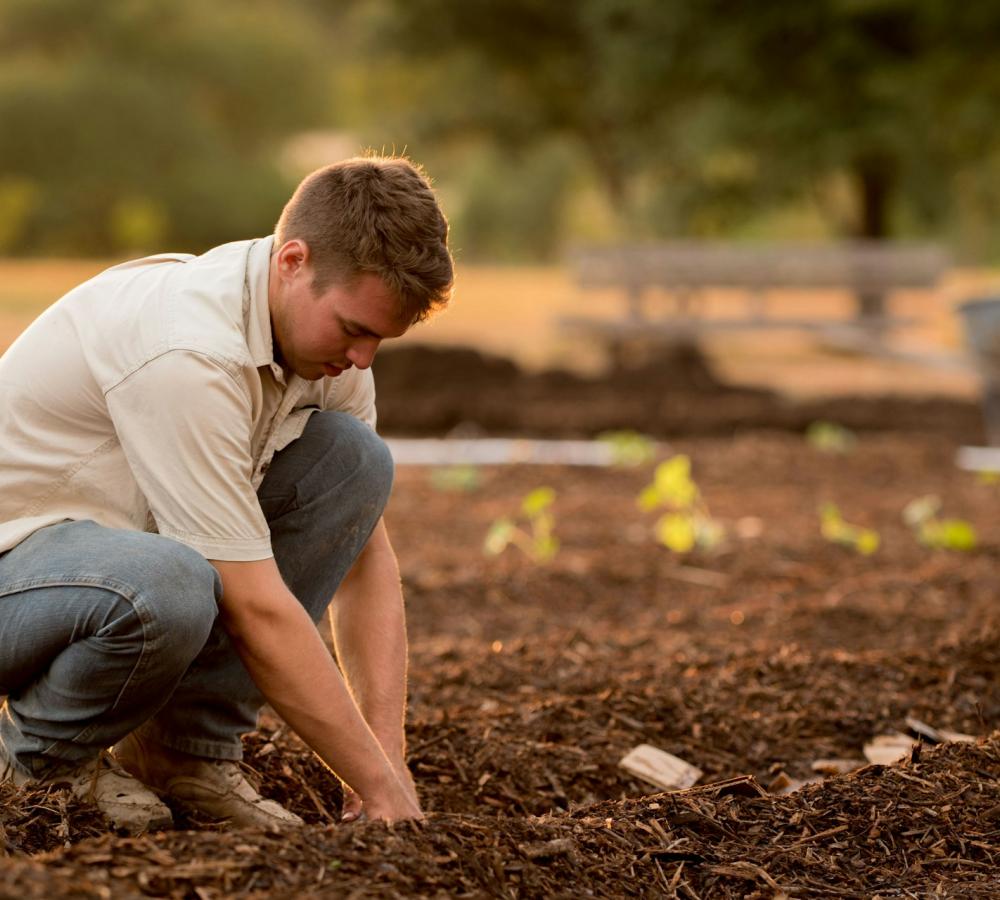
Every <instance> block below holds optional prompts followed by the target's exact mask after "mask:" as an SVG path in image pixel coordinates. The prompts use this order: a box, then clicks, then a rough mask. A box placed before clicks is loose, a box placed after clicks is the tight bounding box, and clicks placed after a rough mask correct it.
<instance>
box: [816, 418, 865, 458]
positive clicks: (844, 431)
mask: <svg viewBox="0 0 1000 900" xmlns="http://www.w3.org/2000/svg"><path fill="white" fill-rule="evenodd" d="M806 440H807V441H808V442H809V444H810V446H812V447H815V448H816V449H817V450H819V451H821V452H823V453H844V454H846V453H850V452H851V451H852V450H853V449H854V448H855V447H856V446H857V443H858V439H857V436H856V435H855V434H854V432H853V431H851V430H850V429H848V428H844V426H843V425H838V424H836V423H835V422H822V421H821V422H813V423H812V424H811V425H810V426H809V427H808V428H807V429H806Z"/></svg>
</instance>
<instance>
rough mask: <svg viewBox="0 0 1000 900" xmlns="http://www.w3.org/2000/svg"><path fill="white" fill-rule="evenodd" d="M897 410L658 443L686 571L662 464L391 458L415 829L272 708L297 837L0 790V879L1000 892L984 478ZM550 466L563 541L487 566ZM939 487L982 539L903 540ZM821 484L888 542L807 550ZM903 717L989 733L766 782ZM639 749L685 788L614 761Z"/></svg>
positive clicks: (995, 681)
mask: <svg viewBox="0 0 1000 900" xmlns="http://www.w3.org/2000/svg"><path fill="white" fill-rule="evenodd" d="M414 377H416V376H414ZM513 377H515V378H516V377H519V376H516V374H515V376H513ZM699 377H700V376H699ZM465 387H466V388H468V385H466V386H465ZM456 390H457V388H456ZM383 396H384V394H383ZM891 424H892V423H891V422H890V421H889V420H886V421H884V422H883V423H882V425H883V430H882V431H881V432H871V433H867V434H862V435H861V437H860V440H859V443H858V445H857V448H856V449H855V450H854V451H853V452H852V453H850V454H848V455H830V454H825V453H822V452H820V451H819V450H817V449H814V448H813V447H811V446H810V445H809V444H807V442H806V441H805V440H804V439H803V438H802V437H801V436H799V435H797V434H793V433H789V432H787V431H773V430H747V429H741V430H739V433H738V434H737V435H736V436H734V437H731V438H729V437H719V436H706V435H701V436H697V435H696V436H690V435H689V436H686V437H684V438H678V439H676V440H675V441H672V443H671V448H670V452H685V453H687V454H689V455H690V456H691V458H692V460H693V465H694V475H695V478H696V479H697V481H698V483H699V485H700V486H701V489H702V491H703V494H704V496H705V499H706V500H707V502H708V504H709V507H710V509H711V512H712V514H713V515H714V516H715V517H716V518H717V519H719V520H720V521H721V522H722V523H723V524H724V525H725V526H726V527H727V530H728V534H729V537H728V539H727V541H726V542H725V543H724V544H723V546H721V547H720V548H719V549H717V550H716V551H714V552H712V553H705V552H697V553H694V554H691V555H689V556H686V557H679V556H676V555H674V554H671V553H670V552H669V551H667V550H666V549H664V548H663V547H660V546H659V545H657V544H656V542H655V540H654V538H653V534H652V524H653V521H654V520H655V515H651V514H644V513H641V512H639V511H638V509H637V507H636V505H635V497H636V495H637V494H638V492H639V490H640V489H641V488H642V487H643V486H644V485H645V484H647V483H648V482H649V481H650V479H651V476H652V468H653V467H652V464H649V465H646V466H643V467H641V468H638V469H608V470H584V469H570V468H531V467H511V468H501V467H495V468H486V469H482V470H480V471H479V472H478V473H477V474H478V484H477V485H474V486H473V489H472V490H465V491H460V492H448V491H443V490H441V489H439V488H436V487H435V486H434V484H435V482H434V481H433V479H432V477H431V475H432V473H430V472H428V471H427V470H423V469H416V468H405V469H401V470H400V471H399V472H398V474H397V484H396V489H395V492H394V496H393V500H392V502H391V505H390V510H389V513H388V520H389V526H390V531H391V533H392V535H393V540H394V543H395V545H396V549H397V552H398V553H399V556H400V560H401V565H402V571H403V579H404V585H405V588H406V595H407V601H408V607H409V617H410V631H411V706H410V714H409V719H410V726H409V741H410V748H409V750H410V753H409V755H410V764H411V767H412V769H413V771H414V774H415V777H416V780H417V784H418V788H419V790H420V792H421V795H422V798H423V801H424V804H425V808H426V809H427V811H428V819H427V821H426V822H425V823H423V824H421V825H410V824H405V825H398V826H395V827H392V828H387V827H385V826H382V825H379V824H371V823H366V824H359V825H352V826H340V825H338V824H336V822H337V818H338V809H339V801H340V788H339V785H338V783H337V781H336V779H335V778H334V777H333V776H332V775H331V774H330V773H329V772H328V771H327V770H326V769H325V768H324V767H323V766H322V765H321V764H320V763H319V762H318V761H317V760H316V759H315V757H314V756H312V754H311V753H310V752H309V751H307V750H306V749H305V748H304V747H303V746H302V745H301V744H300V743H299V742H298V740H297V739H296V738H295V737H294V736H293V735H291V734H290V733H289V732H288V731H287V729H285V728H284V727H283V726H281V724H280V723H279V722H278V721H277V720H276V719H274V718H273V717H272V716H266V717H265V719H264V721H263V723H262V728H261V731H260V732H258V733H256V734H254V735H250V736H249V737H248V738H247V760H246V762H247V765H248V766H249V768H250V769H251V770H252V773H253V774H254V775H255V777H258V778H259V779H260V781H261V785H262V790H263V791H264V792H265V793H267V794H268V795H269V796H272V797H275V798H276V799H278V800H280V801H282V802H284V803H286V804H287V805H288V806H290V807H291V808H293V809H294V810H295V811H297V812H298V813H299V814H300V815H302V816H303V818H305V819H306V821H307V823H308V825H307V827H306V828H304V829H302V830H300V831H298V832H294V833H291V834H284V835H280V836H278V835H272V834H265V833H261V832H254V831H227V830H225V829H224V828H221V827H218V826H210V825H207V824H206V823H199V822H194V821H190V820H186V819H184V818H183V817H180V816H179V817H178V824H179V826H180V827H179V828H178V830H175V831H171V832H165V833H162V834H157V835H151V836H146V837H140V838H125V837H121V836H117V835H114V834H110V833H108V831H107V830H106V828H105V826H104V824H103V823H102V822H101V820H100V819H99V817H97V816H96V815H94V814H93V813H92V812H91V811H88V810H87V809H86V808H85V807H82V806H81V805H80V804H78V803H76V802H73V801H70V800H68V799H67V798H66V796H65V795H64V794H62V793H61V792H58V791H49V792H38V791H35V792H32V791H14V790H12V789H9V788H7V789H2V788H0V804H2V806H0V848H2V849H0V852H2V853H4V854H6V856H7V858H6V859H0V897H16V898H48V897H55V896H67V897H86V898H91V897H94V898H97V897H100V898H107V897H114V898H117V897H141V896H158V897H177V898H202V900H205V898H214V897H223V896H236V895H239V896H247V897H261V898H263V897H268V898H270V897H316V896H338V897H339V896H358V897H360V896H378V897H393V896H398V897H418V896H419V897H466V896H469V897H472V896H474V897H486V896H489V897H548V896H559V897H581V896H593V897H619V896H632V895H638V896H650V897H652V896H656V897H682V898H720V897H721V898H742V897H758V898H765V897H766V898H776V897H799V898H814V897H849V898H872V897H881V898H897V897H900V898H901V897H921V898H923V897H930V896H945V897H978V898H991V897H996V896H1000V874H998V873H1000V869H998V865H1000V731H998V729H1000V677H998V676H1000V605H998V599H1000V596H998V595H1000V577H998V576H1000V515H998V513H997V508H998V501H1000V485H997V484H987V483H984V482H983V481H981V480H980V479H977V478H976V477H974V476H972V475H969V474H967V473H962V472H960V471H959V470H957V469H956V468H955V467H954V464H953V454H954V450H955V447H956V444H957V442H958V441H959V440H962V439H964V437H963V436H962V435H960V434H955V433H945V432H944V431H940V432H939V433H937V434H934V433H927V430H926V429H925V431H924V432H921V431H918V430H916V429H912V430H910V429H909V426H905V427H903V428H902V429H900V430H896V431H893V430H889V429H888V427H889V426H890V425H891ZM631 427H636V422H632V423H631ZM438 483H439V482H438ZM543 484H547V485H549V486H551V487H552V488H554V489H555V491H556V494H557V497H556V501H555V504H554V513H555V517H556V532H557V534H558V536H559V539H560V541H561V549H560V552H559V553H558V554H557V555H556V557H555V558H554V559H553V560H552V561H551V562H549V563H548V564H545V565H539V564H535V563H533V562H532V561H530V560H529V559H527V558H526V557H525V556H524V555H523V554H521V553H520V552H519V551H518V550H516V549H514V548H510V549H508V550H507V551H505V552H504V554H502V555H501V556H499V557H496V558H487V557H485V556H483V554H482V551H481V545H482V540H483V536H484V534H485V532H486V530H487V528H488V527H489V524H490V523H491V522H492V521H493V520H494V519H496V518H497V517H499V516H503V515H513V514H515V513H516V511H517V508H518V505H519V503H520V500H521V498H522V497H523V496H524V495H525V494H526V493H527V492H528V491H529V490H531V489H532V488H534V487H537V486H539V485H543ZM929 493H934V494H937V495H939V496H940V497H941V498H942V499H943V502H944V514H945V515H947V516H948V517H956V518H962V519H966V520H968V521H970V522H972V523H973V524H974V525H975V526H976V528H977V530H978V535H979V543H978V546H977V548H976V549H974V550H972V551H971V552H966V553H961V552H957V551H947V550H931V549H928V548H926V547H923V546H921V545H920V544H919V543H918V542H917V541H916V540H915V539H914V537H913V535H912V534H911V533H910V531H909V529H908V528H907V526H906V525H904V524H903V522H902V520H901V516H900V513H901V510H902V508H903V507H904V506H905V504H906V503H907V502H908V501H909V500H911V499H913V498H914V497H917V496H921V495H924V494H929ZM826 500H829V501H833V502H835V503H836V504H837V505H838V506H839V508H840V510H841V512H842V514H843V516H844V518H845V519H847V520H848V521H850V522H852V523H856V524H860V525H865V526H868V527H872V528H875V529H877V530H878V531H879V533H880V535H881V546H880V548H879V550H878V551H877V552H876V553H875V554H874V555H872V556H861V555H859V554H857V553H855V552H854V551H853V550H851V549H850V548H847V547H843V546H837V545H834V544H831V543H828V542H827V541H826V540H824V539H823V537H822V536H821V534H820V532H819V527H818V516H817V512H816V511H817V507H818V505H819V504H820V503H821V502H823V501H826ZM908 717H915V718H917V719H920V720H922V721H923V722H926V723H928V724H930V725H932V726H934V727H936V728H944V729H951V730H954V731H960V732H965V733H967V734H970V735H973V736H977V737H978V738H979V740H978V741H977V742H976V743H972V744H960V743H945V744H942V745H940V746H931V745H929V744H926V745H918V747H917V749H916V750H915V751H913V752H911V754H910V756H909V757H907V758H906V759H904V760H903V761H902V762H900V763H898V764H895V765H892V766H881V765H870V766H864V767H863V768H860V769H859V770H858V771H855V772H852V773H850V774H846V775H832V776H829V777H826V778H825V779H823V780H813V781H811V782H810V783H808V784H806V785H805V786H803V787H801V788H800V789H798V790H795V791H793V792H791V793H781V792H780V790H781V787H780V786H781V784H782V783H785V782H788V781H789V780H791V781H792V785H791V786H792V787H794V786H795V783H796V782H804V781H807V780H811V779H818V778H819V776H817V774H816V773H815V772H814V771H813V765H812V764H813V763H814V762H815V761H816V760H818V759H821V758H848V759H860V758H861V756H862V748H863V745H864V744H865V742H867V741H869V740H870V739H871V738H872V737H873V736H875V735H877V734H880V733H885V732H888V731H896V730H902V731H905V730H906V729H907V721H906V720H907V718H908ZM639 743H649V744H653V745H655V746H657V747H659V748H661V749H663V750H666V751H668V752H670V753H673V754H675V755H677V756H679V757H681V758H682V759H684V760H687V761H688V762H690V763H692V764H694V765H697V766H698V767H699V768H701V769H702V770H703V771H704V773H705V774H704V776H703V778H702V780H701V782H700V783H699V785H698V786H697V787H695V788H692V789H691V790H688V791H684V792H676V793H663V792H660V791H659V789H657V788H655V787H653V786H651V785H648V784H645V783H643V782H641V781H639V780H636V779H635V778H633V777H631V776H630V775H628V774H627V773H626V772H625V771H624V770H622V769H621V768H620V767H619V766H618V762H619V760H620V759H621V757H622V756H623V755H624V754H625V753H626V752H628V751H629V750H630V749H631V748H633V747H634V746H635V745H637V744H639ZM858 764H859V765H862V763H861V762H859V763H858ZM731 779H736V781H735V782H733V781H730V780H731ZM720 782H721V784H720ZM769 788H771V790H769ZM785 790H787V789H785Z"/></svg>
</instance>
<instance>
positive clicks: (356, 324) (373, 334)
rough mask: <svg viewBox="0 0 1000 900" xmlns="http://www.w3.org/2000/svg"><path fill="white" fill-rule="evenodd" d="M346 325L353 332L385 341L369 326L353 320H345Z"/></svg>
mask: <svg viewBox="0 0 1000 900" xmlns="http://www.w3.org/2000/svg"><path fill="white" fill-rule="evenodd" d="M343 322H344V325H345V326H347V327H348V328H350V329H352V330H353V331H360V332H361V333H362V334H365V335H368V337H373V338H378V339H379V340H380V341H381V340H385V339H384V338H383V337H382V335H380V334H379V333H378V332H377V331H372V330H371V329H370V328H369V327H368V326H367V325H362V324H361V323H360V322H355V321H354V320H353V319H344V320H343Z"/></svg>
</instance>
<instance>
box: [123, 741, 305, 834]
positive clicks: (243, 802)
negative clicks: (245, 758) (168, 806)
mask: <svg viewBox="0 0 1000 900" xmlns="http://www.w3.org/2000/svg"><path fill="white" fill-rule="evenodd" d="M114 753H115V757H116V758H117V759H118V762H119V763H120V764H121V765H122V766H123V767H124V768H125V769H126V770H127V771H128V772H131V773H132V774H133V775H135V776H136V778H138V779H140V780H141V781H143V782H144V783H145V784H147V785H149V786H150V787H152V788H154V789H155V790H157V791H158V792H160V793H161V794H164V795H166V796H168V797H171V798H172V799H174V800H177V801H178V802H180V803H181V804H183V805H184V806H187V807H189V808H191V809H193V810H195V811H196V812H201V813H204V814H205V815H208V816H211V817H212V818H213V819H225V820H227V821H229V822H230V823H232V824H233V825H237V826H240V827H242V828H290V827H297V826H299V825H302V824H304V823H303V821H302V819H300V818H299V817H298V816H297V815H295V813H293V812H289V811H288V810H287V809H285V808H284V807H283V806H282V805H281V804H280V803H276V802H275V801H274V800H265V799H264V798H263V797H261V795H260V794H259V793H257V791H256V789H255V788H254V787H253V785H252V784H250V782H249V781H247V779H246V776H245V775H244V774H243V772H242V770H241V769H240V764H239V763H238V762H235V761H234V760H228V759H206V758H204V757H201V756H192V755H190V754H188V753H181V752H180V751H177V750H173V749H172V748H170V747H164V746H163V745H161V744H158V743H155V742H153V741H150V740H148V739H146V738H143V737H140V736H139V735H137V734H130V735H129V736H128V737H127V738H125V740H123V741H121V742H120V743H119V744H117V746H116V747H115V749H114Z"/></svg>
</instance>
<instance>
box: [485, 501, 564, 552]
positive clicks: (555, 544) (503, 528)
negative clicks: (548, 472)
mask: <svg viewBox="0 0 1000 900" xmlns="http://www.w3.org/2000/svg"><path fill="white" fill-rule="evenodd" d="M555 499H556V492H555V491H554V490H552V488H550V487H540V488H535V490H533V491H532V492H531V493H530V494H528V495H527V496H526V497H525V498H524V499H523V500H522V501H521V512H520V515H521V517H522V518H523V519H524V520H525V521H526V523H527V526H528V529H527V530H526V529H525V528H521V527H520V526H519V525H518V524H517V522H516V521H515V520H514V519H512V518H509V517H505V518H502V519H497V520H496V521H495V522H494V523H493V524H492V525H491V526H490V529H489V531H488V532H487V533H486V539H485V540H484V541H483V552H484V553H486V554H487V555H489V556H499V555H500V554H501V553H503V551H504V550H506V549H507V547H508V546H509V545H510V544H513V545H514V546H515V547H517V548H518V549H520V550H521V551H522V552H523V553H524V554H525V555H526V556H527V557H528V558H529V559H531V560H534V561H535V562H536V563H544V562H548V561H549V560H550V559H552V557H554V556H555V555H556V553H557V552H558V550H559V540H558V539H557V538H556V536H555V534H553V530H554V528H555V518H554V516H553V515H552V510H551V508H550V507H551V506H552V502H553V501H554V500H555Z"/></svg>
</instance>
